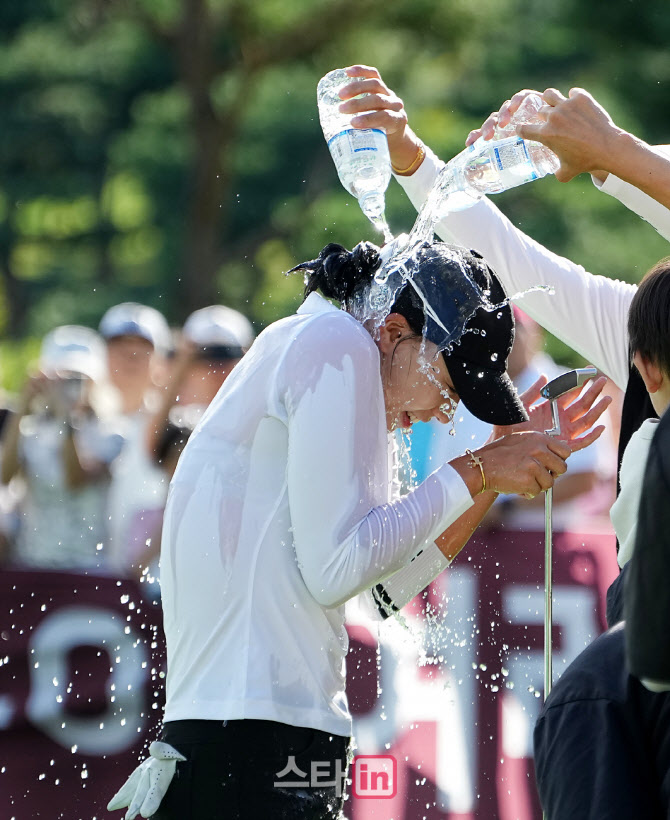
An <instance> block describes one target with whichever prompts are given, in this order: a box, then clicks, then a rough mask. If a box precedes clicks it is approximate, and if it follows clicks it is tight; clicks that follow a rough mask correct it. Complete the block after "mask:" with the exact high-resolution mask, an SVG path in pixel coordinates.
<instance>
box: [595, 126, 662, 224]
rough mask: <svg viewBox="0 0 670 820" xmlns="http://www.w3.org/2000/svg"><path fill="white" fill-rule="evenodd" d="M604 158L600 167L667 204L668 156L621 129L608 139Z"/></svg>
mask: <svg viewBox="0 0 670 820" xmlns="http://www.w3.org/2000/svg"><path fill="white" fill-rule="evenodd" d="M604 161H606V165H605V166H604V170H606V171H609V172H610V173H612V174H615V175H616V176H617V177H619V179H623V180H624V181H625V182H628V183H630V184H631V185H634V186H635V187H636V188H639V189H640V190H641V191H644V193H645V194H647V195H648V196H650V197H652V198H653V199H655V200H656V201H657V202H660V204H661V205H663V206H665V207H666V208H670V158H668V157H666V156H664V155H663V154H660V153H658V151H656V150H655V149H654V148H653V147H652V146H650V145H648V144H647V143H646V142H644V141H643V140H640V139H638V138H637V137H635V136H633V135H632V134H629V133H627V132H625V131H623V132H621V133H620V134H619V135H618V137H617V138H616V139H613V140H612V145H611V150H610V151H608V153H607V155H606V158H604Z"/></svg>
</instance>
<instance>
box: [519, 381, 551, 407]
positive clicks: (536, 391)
mask: <svg viewBox="0 0 670 820" xmlns="http://www.w3.org/2000/svg"><path fill="white" fill-rule="evenodd" d="M546 383H547V377H546V376H545V375H542V376H540V377H539V378H538V379H537V380H536V381H534V382H533V384H531V386H530V387H529V388H528V389H527V390H524V392H523V393H522V394H521V395H520V396H519V398H520V399H521V402H522V404H523V406H524V407H525V408H526V410H528V408H529V407H530V406H531V405H532V404H535V402H536V401H537V400H538V399H539V398H540V390H542V388H543V387H544V386H545V384H546Z"/></svg>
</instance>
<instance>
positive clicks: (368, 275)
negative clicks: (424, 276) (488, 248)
mask: <svg viewBox="0 0 670 820" xmlns="http://www.w3.org/2000/svg"><path fill="white" fill-rule="evenodd" d="M460 252H461V256H462V259H463V263H464V264H465V265H467V267H468V268H469V269H470V270H471V271H479V273H480V275H481V276H484V275H487V274H488V273H489V272H490V269H489V267H488V266H487V264H486V262H485V261H484V259H483V258H482V256H481V255H480V254H479V253H477V251H473V250H466V249H465V248H461V249H460ZM415 256H416V258H417V259H420V263H421V265H422V266H423V268H424V270H428V271H430V269H431V266H435V268H436V269H440V268H441V267H442V266H443V265H444V257H443V256H442V254H441V251H440V250H438V249H437V246H433V245H431V243H429V242H424V243H423V245H422V246H421V247H420V248H419V249H417V250H416V251H415ZM380 264H381V257H380V255H379V248H378V247H377V246H376V245H373V244H372V243H371V242H360V243H359V244H358V245H356V247H355V248H354V249H353V250H351V251H348V250H347V249H346V248H345V247H343V246H342V245H338V244H336V243H334V242H331V243H330V244H329V245H326V247H325V248H324V249H323V250H322V251H321V253H320V254H319V255H318V256H317V258H316V259H312V260H310V261H309V262H303V263H302V264H300V265H296V266H295V268H291V270H290V271H289V273H293V272H295V271H299V270H302V271H306V272H307V273H308V276H307V280H306V283H305V290H304V294H303V297H304V298H305V299H306V298H307V297H308V296H309V294H310V293H312V292H313V291H315V290H320V291H321V293H322V294H323V295H324V296H326V297H327V298H329V299H331V298H332V299H337V300H338V301H339V302H340V303H342V305H343V306H344V307H345V308H346V307H347V306H348V304H347V303H348V302H349V301H350V300H351V298H352V296H354V294H355V293H356V292H357V290H358V289H359V288H360V287H362V286H365V285H368V284H370V282H371V281H372V279H373V277H374V275H375V273H376V271H377V269H378V268H379V266H380ZM485 292H486V293H487V294H488V292H489V291H488V290H486V291H485ZM501 298H504V293H503V294H502V297H501ZM389 312H390V313H398V314H400V315H401V316H404V317H405V319H406V320H407V324H408V325H409V328H410V330H411V331H412V334H413V335H414V336H422V335H423V331H424V325H425V321H426V317H425V313H424V308H423V302H422V300H421V297H420V296H419V294H418V293H417V292H416V290H415V289H414V288H413V287H412V286H411V285H409V284H405V285H403V286H402V287H401V288H400V290H399V291H398V292H397V293H396V297H395V301H394V303H393V305H392V306H391V308H390V311H389ZM406 338H409V337H406Z"/></svg>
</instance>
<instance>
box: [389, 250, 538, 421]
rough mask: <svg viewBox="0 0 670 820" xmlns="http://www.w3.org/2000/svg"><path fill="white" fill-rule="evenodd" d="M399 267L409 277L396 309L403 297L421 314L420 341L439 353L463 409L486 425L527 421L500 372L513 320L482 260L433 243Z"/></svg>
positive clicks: (507, 379) (509, 382)
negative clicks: (413, 304)
mask: <svg viewBox="0 0 670 820" xmlns="http://www.w3.org/2000/svg"><path fill="white" fill-rule="evenodd" d="M405 268H406V270H407V272H408V273H409V274H410V276H411V278H410V280H409V282H408V284H407V285H406V286H405V287H404V288H403V291H404V293H401V294H400V295H399V296H398V298H397V299H396V305H398V307H399V303H400V301H402V300H403V298H405V299H407V297H409V298H410V299H411V301H413V302H416V306H417V307H420V308H421V309H422V310H423V314H424V326H423V331H422V332H423V336H424V337H425V338H426V339H428V340H429V341H431V342H433V343H434V344H435V345H437V348H438V350H439V351H440V352H441V353H442V355H443V357H444V361H445V363H446V365H447V369H448V370H449V375H450V376H451V379H452V382H453V384H454V389H455V390H456V392H457V393H458V395H459V397H460V399H461V401H462V402H463V404H464V405H465V406H466V407H467V409H468V410H469V411H470V412H471V413H472V414H473V416H476V417H477V418H478V419H481V421H485V422H488V423H490V424H501V425H507V424H518V423H520V422H523V421H527V419H528V414H527V413H526V410H525V409H524V406H523V404H522V403H521V401H520V399H519V396H518V394H517V391H516V388H515V387H514V385H513V384H512V380H511V379H510V377H509V376H508V375H507V372H506V367H507V357H508V356H509V352H510V350H511V349H512V344H513V342H514V315H513V313H512V308H511V305H510V304H509V303H508V302H507V295H506V294H505V291H504V288H503V286H502V284H501V283H500V280H499V279H498V277H497V276H496V275H495V273H494V272H493V271H492V270H491V268H490V267H489V266H488V265H487V264H486V262H485V261H484V259H483V258H482V257H481V256H480V255H479V254H478V253H477V252H476V251H469V250H466V249H465V248H460V247H458V246H455V245H448V244H446V243H443V242H435V243H433V244H431V245H428V244H425V245H422V246H421V247H420V248H418V249H417V250H416V251H415V252H414V253H413V254H412V256H411V258H410V259H409V260H408V261H407V262H406V263H405ZM417 296H418V297H419V300H420V301H419V302H417ZM402 312H404V311H402Z"/></svg>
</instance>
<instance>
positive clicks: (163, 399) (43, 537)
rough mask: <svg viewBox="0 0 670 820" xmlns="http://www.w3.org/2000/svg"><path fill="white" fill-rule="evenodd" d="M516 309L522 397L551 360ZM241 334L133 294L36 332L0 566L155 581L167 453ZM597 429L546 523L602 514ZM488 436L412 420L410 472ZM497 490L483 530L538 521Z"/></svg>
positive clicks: (9, 429) (246, 331)
mask: <svg viewBox="0 0 670 820" xmlns="http://www.w3.org/2000/svg"><path fill="white" fill-rule="evenodd" d="M515 315H516V326H517V333H516V339H515V345H514V348H513V350H512V353H511V355H510V359H509V373H510V376H511V377H512V379H513V381H514V382H515V384H516V386H517V388H518V390H519V392H520V393H523V391H524V390H526V389H527V388H528V387H529V386H530V385H531V384H533V382H534V381H535V380H536V379H537V377H538V376H539V375H541V374H544V375H546V376H547V377H548V378H553V377H554V376H556V375H557V374H558V373H559V372H560V368H559V367H558V366H557V365H556V364H555V363H554V362H553V361H552V360H551V359H550V358H549V357H548V356H547V354H546V353H544V352H543V346H544V344H543V343H544V339H543V335H542V331H541V328H540V327H539V326H538V325H537V324H536V323H535V322H534V321H533V320H532V319H530V318H529V317H528V316H526V315H525V314H524V313H523V312H522V311H520V310H519V309H518V308H515ZM253 339H254V331H253V328H252V325H251V323H250V322H249V320H248V319H247V318H246V317H245V316H243V315H242V314H241V313H239V312H238V311H235V310H232V309H231V308H228V307H224V306H223V305H212V306H210V307H205V308H202V309H200V310H197V311H195V313H193V314H191V316H189V317H188V319H187V320H186V322H185V323H184V326H183V327H182V328H181V329H174V328H170V327H169V326H168V323H167V321H166V319H165V318H164V316H163V315H162V314H161V313H159V312H158V311H157V310H155V309H154V308H151V307H147V306H145V305H140V304H137V303H135V302H124V303H122V304H119V305H115V306H113V307H111V308H110V309H109V310H108V311H107V312H106V313H105V314H104V316H103V317H102V320H101V321H100V325H99V328H98V330H97V331H95V330H92V329H91V328H87V327H82V326H78V325H65V326H61V327H57V328H55V329H54V330H52V331H51V332H50V333H48V334H47V335H46V336H45V338H44V339H43V341H42V347H41V353H40V357H39V362H37V363H36V366H35V369H34V372H33V373H31V374H30V375H28V377H27V379H26V381H25V384H24V386H23V389H22V390H21V392H20V394H19V395H18V396H17V397H16V398H15V399H14V400H13V401H12V402H8V403H7V404H8V405H9V406H8V407H5V408H3V409H1V410H0V481H1V484H0V564H1V565H2V566H5V567H9V566H11V567H20V568H34V569H58V570H68V571H95V572H103V573H109V574H113V575H115V576H118V577H135V578H136V579H138V580H142V581H145V582H147V583H149V584H151V585H154V584H156V582H157V577H158V558H159V553H160V537H161V527H162V516H163V508H164V505H165V500H166V496H167V489H168V485H169V482H170V478H171V477H172V474H173V473H174V470H175V467H176V465H177V461H178V459H179V455H180V454H181V451H182V449H183V447H184V445H185V443H186V440H187V439H188V437H189V435H190V433H191V431H192V430H193V428H194V426H195V425H196V424H197V422H198V420H199V418H200V416H201V415H202V413H203V411H204V410H205V409H206V407H207V406H208V404H209V403H210V402H211V400H212V399H213V398H214V396H215V395H216V393H217V391H218V390H219V388H220V387H221V385H222V384H223V382H224V381H225V379H226V377H227V376H228V374H229V373H230V371H231V370H232V368H233V367H234V366H235V365H236V364H237V362H238V361H239V360H240V359H241V358H242V356H243V355H244V353H245V352H246V350H247V349H248V348H249V347H250V346H251V343H252V342H253ZM612 392H613V393H615V394H616V393H617V392H619V391H617V388H615V387H614V386H612ZM615 404H616V403H615ZM610 416H611V418H613V419H616V418H617V417H618V413H617V412H616V410H615V412H612V413H610ZM609 428H610V429H609V430H608V433H610V435H607V436H603V437H602V438H601V439H600V440H599V441H598V442H597V443H596V445H595V446H592V447H589V448H587V449H586V450H583V451H581V452H579V453H577V454H576V455H574V456H573V457H572V458H571V459H570V470H569V471H568V473H567V474H566V475H565V476H564V477H562V478H561V479H560V481H558V482H557V486H556V488H555V512H556V517H555V522H554V523H555V525H556V526H557V527H559V528H561V527H562V528H572V529H577V528H579V527H582V526H586V523H587V522H588V521H591V522H593V520H594V515H596V516H597V514H598V513H599V512H602V513H603V514H606V512H607V510H608V509H609V506H610V504H611V503H612V501H613V499H614V495H615V477H616V447H615V442H616V440H617V437H618V431H617V430H616V429H614V426H613V425H612V424H611V423H610V425H609ZM489 434H490V428H489V426H488V425H486V424H484V423H483V422H480V421H478V420H477V419H475V418H474V416H472V415H471V414H470V413H468V411H467V410H466V409H465V408H464V407H462V406H461V407H459V410H458V412H457V414H456V419H455V424H454V426H453V428H449V427H447V426H445V425H440V424H437V423H436V422H431V423H429V424H417V425H415V429H414V432H413V435H412V446H411V448H410V459H411V469H412V471H413V473H414V475H415V477H416V478H418V479H419V480H421V479H423V478H424V477H425V476H426V475H428V474H429V473H430V472H432V471H433V470H434V469H436V468H437V466H439V464H441V463H443V462H444V461H448V460H450V459H452V458H454V457H455V456H457V455H459V454H461V453H463V452H464V450H465V449H466V448H468V447H469V448H477V447H480V446H481V445H482V444H484V443H485V441H486V440H487V439H488V436H489ZM501 499H502V500H500V501H499V503H497V504H495V505H494V507H493V509H492V511H491V513H490V514H489V518H488V522H487V523H488V526H489V527H492V528H497V527H503V528H509V529H526V530H527V529H542V528H543V526H544V518H543V507H542V504H541V503H540V502H541V501H542V499H541V498H539V499H535V500H534V501H525V500H523V499H518V498H516V497H507V496H504V497H501ZM604 526H607V524H604ZM152 589H153V590H154V592H155V595H156V596H157V595H158V587H157V586H152Z"/></svg>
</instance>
